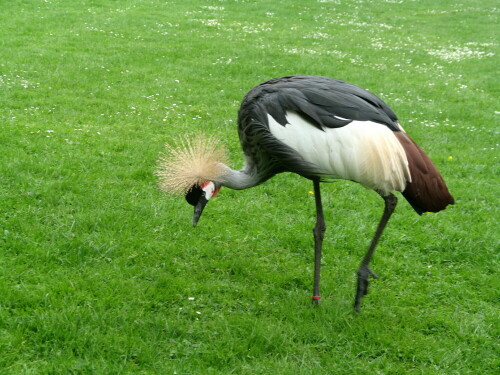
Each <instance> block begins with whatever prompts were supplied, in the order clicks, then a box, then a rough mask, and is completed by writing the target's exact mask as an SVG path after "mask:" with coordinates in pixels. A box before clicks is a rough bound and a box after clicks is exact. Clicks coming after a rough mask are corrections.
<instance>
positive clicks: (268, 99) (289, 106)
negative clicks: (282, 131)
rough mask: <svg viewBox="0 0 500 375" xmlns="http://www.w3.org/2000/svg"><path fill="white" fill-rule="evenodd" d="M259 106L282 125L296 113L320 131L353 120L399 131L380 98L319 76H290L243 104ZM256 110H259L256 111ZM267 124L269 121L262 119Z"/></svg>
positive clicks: (250, 95) (261, 89) (257, 91)
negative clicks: (290, 112) (288, 112)
mask: <svg viewBox="0 0 500 375" xmlns="http://www.w3.org/2000/svg"><path fill="white" fill-rule="evenodd" d="M250 101H254V104H255V103H258V106H259V110H261V111H263V113H268V114H270V115H271V116H273V118H274V119H275V120H276V121H277V122H278V123H280V124H281V125H286V123H287V120H286V112H287V111H296V112H297V113H299V114H300V115H301V116H303V117H304V118H306V119H307V120H309V121H310V122H311V123H312V124H314V125H315V126H317V127H318V128H320V129H321V128H322V127H328V128H338V127H342V126H345V125H347V124H349V123H350V122H351V121H353V120H357V121H373V122H376V123H380V124H384V125H386V126H388V127H389V128H390V129H392V130H395V131H398V130H399V127H398V125H397V121H398V119H397V116H396V115H395V114H394V112H393V111H392V110H391V109H390V108H389V107H388V106H387V105H386V104H385V103H384V102H383V101H382V100H381V99H380V98H378V97H377V96H375V95H373V94H372V93H370V92H368V91H366V90H364V89H362V88H360V87H358V86H355V85H352V84H350V83H347V82H344V81H340V80H336V79H332V78H327V77H319V76H289V77H282V78H276V79H273V80H270V81H267V82H265V83H263V84H261V85H259V86H257V87H255V88H254V89H252V90H251V91H250V92H249V93H248V95H247V97H246V98H245V100H244V102H243V106H244V105H245V102H250ZM254 109H257V108H254ZM262 120H264V121H265V123H267V118H266V119H264V118H263V119H262Z"/></svg>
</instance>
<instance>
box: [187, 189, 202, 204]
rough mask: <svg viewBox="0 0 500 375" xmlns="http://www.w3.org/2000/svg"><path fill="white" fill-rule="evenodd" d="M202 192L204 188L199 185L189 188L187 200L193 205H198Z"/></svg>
mask: <svg viewBox="0 0 500 375" xmlns="http://www.w3.org/2000/svg"><path fill="white" fill-rule="evenodd" d="M202 194H203V190H202V189H201V188H200V187H199V186H198V185H193V186H192V187H191V189H189V191H188V192H187V193H186V201H187V202H188V203H189V204H190V205H191V206H196V204H197V203H198V201H199V200H200V197H201V195H202Z"/></svg>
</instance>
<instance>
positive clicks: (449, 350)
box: [0, 0, 500, 375]
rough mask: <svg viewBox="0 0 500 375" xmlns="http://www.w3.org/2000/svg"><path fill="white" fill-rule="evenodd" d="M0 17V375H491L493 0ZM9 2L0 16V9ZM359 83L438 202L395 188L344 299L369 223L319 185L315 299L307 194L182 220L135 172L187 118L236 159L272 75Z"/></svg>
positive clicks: (54, 9)
mask: <svg viewBox="0 0 500 375" xmlns="http://www.w3.org/2000/svg"><path fill="white" fill-rule="evenodd" d="M2 8H4V11H3V12H0V24H1V25H2V27H1V28H0V129H1V130H0V151H1V152H0V251H1V253H0V353H2V354H1V355H0V372H1V373H2V374H156V373H158V374H230V373H231V374H443V375H444V374H446V375H448V374H494V373H496V371H497V370H498V368H499V366H500V361H499V357H498V353H499V345H498V337H499V320H500V319H499V318H500V317H499V313H498V311H499V295H498V286H499V284H498V244H499V236H498V206H499V199H498V184H499V169H498V113H499V112H498V96H499V81H498V53H499V50H498V30H497V27H498V26H497V25H498V21H499V20H498V18H499V12H498V7H497V4H496V2H494V1H493V0H481V1H479V0H477V1H474V0H468V1H466V2H462V3H455V2H453V1H440V2H436V1H427V0H424V1H420V0H419V1H375V0H372V1H369V0H367V1H361V0H360V1H341V0H338V1H304V0H288V1H274V0H273V1H259V2H252V1H229V0H227V1H223V0H221V1H169V2H167V1H160V0H144V1H138V0H127V1H112V0H94V1H91V0H83V1H78V2H77V1H62V0H59V1H58V0H47V1H36V0H24V1H21V0H19V1H10V2H4V4H3V5H2ZM6 10H8V11H6ZM288 74H317V75H326V76H331V77H335V78H340V79H344V80H347V81H350V82H353V83H355V84H358V85H360V86H362V87H365V88H368V89H370V90H371V91H372V92H374V93H376V94H379V95H380V96H381V97H382V98H383V99H384V100H385V101H387V103H388V104H389V105H390V106H391V107H392V108H393V109H394V110H395V112H396V113H397V114H398V115H399V117H400V119H401V122H402V124H403V126H404V127H405V129H406V130H407V132H408V133H409V134H410V135H411V136H412V137H413V138H414V139H415V140H416V141H417V142H418V143H419V144H420V145H421V146H422V147H423V148H424V149H425V150H426V151H427V152H428V153H429V155H430V156H431V157H432V159H433V160H434V161H435V163H436V165H437V166H438V168H439V170H440V171H441V172H442V174H443V176H445V179H446V181H447V183H448V185H449V187H450V190H451V191H452V193H453V194H454V196H455V198H456V201H457V202H456V205H455V206H453V207H451V208H449V209H447V210H446V211H444V212H441V213H439V214H433V215H423V216H422V217H419V216H418V215H416V214H415V213H414V212H413V211H412V210H411V208H410V207H409V205H408V204H407V203H406V202H404V200H403V199H401V200H400V205H399V206H398V208H397V210H396V213H395V214H394V216H393V218H392V219H391V222H390V224H389V226H388V228H387V231H386V232H385V234H384V236H383V238H382V241H381V243H380V246H379V248H378V251H377V252H376V254H375V258H374V262H373V269H374V270H375V271H376V272H377V273H378V274H379V275H380V276H381V278H380V279H379V280H377V281H374V282H373V283H372V286H371V292H370V294H369V295H368V296H367V297H366V298H365V299H364V301H363V302H364V304H363V311H362V313H361V314H360V315H358V316H356V315H354V314H353V312H352V301H353V297H354V288H355V270H356V268H357V266H358V264H359V261H360V259H361V257H362V255H363V253H364V251H365V249H366V246H367V245H368V242H369V239H370V238H371V236H372V234H373V232H374V230H375V226H376V222H377V220H378V218H379V216H380V215H381V212H382V201H381V200H380V199H379V198H378V197H377V196H376V194H375V193H373V192H370V191H367V190H365V189H363V188H362V187H360V186H358V185H355V184H352V183H348V182H337V183H334V184H329V185H324V186H323V192H324V193H323V195H324V204H325V208H326V219H327V226H328V229H327V233H326V240H325V244H324V253H325V255H324V262H323V273H322V277H323V278H322V292H323V303H322V305H321V306H320V307H319V308H317V309H314V308H311V306H310V295H311V289H312V287H311V284H312V258H313V239H312V233H311V229H312V227H313V225H314V198H313V196H312V195H310V194H309V191H310V190H312V184H311V183H310V182H309V181H307V180H305V179H302V178H300V177H298V176H295V175H290V174H283V175H280V176H277V177H275V178H273V179H272V180H270V181H268V182H266V183H265V184H264V185H261V186H259V187H256V188H253V189H250V190H245V191H241V192H235V191H231V190H229V189H223V190H222V192H221V193H220V195H219V196H218V197H217V198H216V199H213V200H212V201H211V202H210V204H209V205H208V207H207V209H206V210H205V213H204V215H203V217H202V218H201V220H200V223H199V226H198V227H197V228H196V229H193V228H192V226H191V220H192V208H191V207H190V206H188V205H187V204H186V203H185V202H184V201H183V199H181V198H178V197H171V196H167V195H164V194H162V193H161V192H159V191H158V189H157V187H156V179H155V177H154V175H153V172H154V169H155V164H156V160H157V157H158V155H159V154H160V153H161V152H162V149H163V144H164V143H165V142H172V141H173V140H175V139H177V138H178V137H179V136H181V135H183V134H194V133H197V132H200V131H203V132H205V133H210V134H213V135H215V136H217V137H219V138H221V139H222V140H223V143H224V144H225V145H226V146H227V147H228V149H229V150H230V156H231V160H232V161H233V164H234V166H235V167H239V166H241V165H242V157H241V152H240V147H239V144H238V139H237V132H236V113H237V109H238V106H239V102H240V100H241V99H242V97H243V95H244V94H245V93H246V92H247V91H248V90H249V89H250V88H252V87H253V86H254V85H256V84H258V83H260V82H262V81H264V80H266V79H269V78H272V77H277V76H281V75H288Z"/></svg>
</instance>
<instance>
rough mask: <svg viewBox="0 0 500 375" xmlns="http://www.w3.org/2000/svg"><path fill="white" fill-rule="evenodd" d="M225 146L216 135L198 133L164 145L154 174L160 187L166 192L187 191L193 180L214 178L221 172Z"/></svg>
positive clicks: (178, 192)
mask: <svg viewBox="0 0 500 375" xmlns="http://www.w3.org/2000/svg"><path fill="white" fill-rule="evenodd" d="M226 161H227V153H226V150H225V149H224V148H223V147H222V146H221V145H220V143H219V141H218V140H217V139H215V138H211V137H207V136H205V135H203V134H200V135H198V136H196V137H194V138H193V139H188V138H185V139H183V140H181V141H180V142H179V143H177V144H175V145H172V146H171V145H168V144H166V145H165V153H163V154H161V155H160V157H159V159H158V165H157V170H156V173H155V175H156V176H158V177H159V183H158V185H159V187H160V189H161V190H163V191H165V192H167V193H174V194H175V193H176V194H186V193H187V192H188V190H189V189H190V188H191V187H192V186H193V185H195V184H198V185H199V184H200V183H202V182H205V181H217V180H218V178H219V177H220V176H222V175H224V172H225V165H224V164H225V163H226Z"/></svg>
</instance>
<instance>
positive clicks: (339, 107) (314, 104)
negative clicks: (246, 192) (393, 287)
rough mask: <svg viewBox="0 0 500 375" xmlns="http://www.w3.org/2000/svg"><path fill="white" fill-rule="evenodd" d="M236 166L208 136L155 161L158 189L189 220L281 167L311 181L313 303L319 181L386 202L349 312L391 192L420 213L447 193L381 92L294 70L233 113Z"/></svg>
mask: <svg viewBox="0 0 500 375" xmlns="http://www.w3.org/2000/svg"><path fill="white" fill-rule="evenodd" d="M238 135H239V138H240V143H241V147H242V148H243V153H244V155H245V165H244V167H243V169H241V170H239V171H237V170H233V169H231V168H229V167H228V166H227V165H226V164H225V153H224V151H223V150H221V149H220V148H219V147H218V145H217V142H216V141H215V140H213V139H208V138H197V139H195V140H191V141H189V140H188V141H186V142H184V143H182V144H180V145H178V146H177V147H176V148H171V147H170V148H169V147H168V146H167V152H166V154H164V155H163V156H162V158H160V163H159V169H158V172H157V175H158V176H159V178H160V188H161V189H162V190H164V191H166V192H181V193H183V194H185V197H186V200H187V201H188V202H189V203H190V204H191V205H193V206H194V219H193V225H195V226H196V224H197V223H198V220H199V219H200V216H201V213H202V211H203V209H204V208H205V205H206V204H207V202H208V201H209V200H210V199H211V198H213V197H214V196H215V195H216V194H217V193H218V192H219V190H220V188H221V187H222V186H226V187H228V188H231V189H236V190H240V189H246V188H249V187H252V186H256V185H259V184H261V183H263V182H264V181H266V180H267V179H269V178H271V177H273V176H274V175H276V174H278V173H281V172H293V173H297V174H299V175H301V176H303V177H305V178H308V179H310V180H312V182H313V185H314V197H315V200H316V225H315V227H314V229H313V233H314V241H315V261H314V288H313V289H314V291H313V297H312V298H313V303H318V302H319V299H320V291H319V284H320V265H321V251H322V243H323V237H324V233H325V229H326V226H325V220H324V216H323V207H322V203H321V193H320V182H327V181H330V180H332V179H344V180H350V181H355V182H358V183H360V184H361V185H363V186H365V187H367V188H369V189H373V190H375V191H376V192H377V193H378V194H379V195H380V196H381V197H382V198H383V199H384V202H385V207H384V213H383V215H382V218H381V219H380V223H379V224H378V227H377V230H376V232H375V235H374V237H373V239H372V241H371V243H370V245H369V247H368V251H367V252H366V255H365V256H364V258H363V260H362V261H361V265H360V267H359V269H358V272H357V290H356V297H355V300H354V308H355V310H356V311H359V309H360V306H361V299H362V298H363V296H364V295H366V294H367V292H368V283H369V277H374V278H377V275H376V274H375V273H374V272H373V271H372V270H371V269H370V268H369V263H370V260H371V258H372V256H373V252H374V250H375V247H376V245H377V242H378V241H379V238H380V236H381V234H382V232H383V230H384V228H385V226H386V224H387V222H388V220H389V218H390V217H391V214H392V213H393V211H394V209H395V207H396V204H397V198H396V196H395V195H394V194H393V192H395V191H399V192H401V193H402V194H403V196H404V197H405V198H406V200H407V201H408V202H409V203H410V205H411V206H412V207H413V209H414V210H415V211H416V212H417V213H418V214H422V213H424V212H437V211H441V210H443V209H444V208H445V207H446V206H447V205H449V204H453V203H454V199H453V197H452V196H451V194H450V193H449V192H448V188H447V187H446V184H445V182H444V180H443V178H442V177H441V175H440V174H439V172H438V171H437V169H436V167H435V166H434V164H433V163H432V161H431V160H430V159H429V157H428V156H427V155H426V154H425V153H424V151H423V150H422V149H421V148H420V147H419V146H418V145H417V144H416V143H415V142H414V141H413V140H412V139H411V138H410V137H409V136H408V135H407V134H406V133H405V131H404V130H403V128H402V127H401V125H399V122H398V118H397V116H396V115H395V114H394V112H393V111H392V110H391V109H390V108H389V107H388V106H387V104H385V103H384V102H383V101H382V100H381V99H380V98H378V97H377V96H375V95H373V94H371V93H369V92H368V91H366V90H364V89H362V88H360V87H358V86H355V85H352V84H350V83H347V82H344V81H340V80H336V79H332V78H327V77H320V76H306V75H295V76H287V77H282V78H275V79H272V80H270V81H267V82H264V83H262V84H260V85H258V86H256V87H255V88H253V89H252V90H250V92H249V93H248V94H247V95H246V96H245V98H244V99H243V102H242V104H241V107H240V110H239V113H238Z"/></svg>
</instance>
